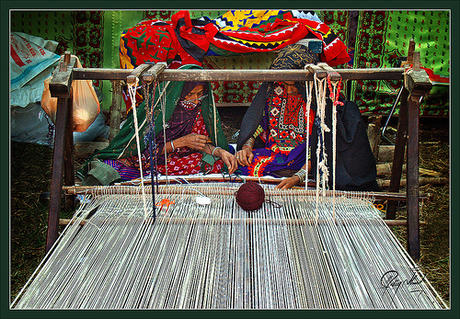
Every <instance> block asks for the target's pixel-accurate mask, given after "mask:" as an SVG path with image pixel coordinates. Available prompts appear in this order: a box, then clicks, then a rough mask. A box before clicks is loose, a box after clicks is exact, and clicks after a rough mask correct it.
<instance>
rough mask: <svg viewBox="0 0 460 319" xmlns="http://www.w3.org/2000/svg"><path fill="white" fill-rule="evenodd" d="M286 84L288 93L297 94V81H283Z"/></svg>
mask: <svg viewBox="0 0 460 319" xmlns="http://www.w3.org/2000/svg"><path fill="white" fill-rule="evenodd" d="M283 83H284V86H285V87H286V91H287V94H288V95H291V94H297V93H298V90H297V87H296V86H295V81H283Z"/></svg>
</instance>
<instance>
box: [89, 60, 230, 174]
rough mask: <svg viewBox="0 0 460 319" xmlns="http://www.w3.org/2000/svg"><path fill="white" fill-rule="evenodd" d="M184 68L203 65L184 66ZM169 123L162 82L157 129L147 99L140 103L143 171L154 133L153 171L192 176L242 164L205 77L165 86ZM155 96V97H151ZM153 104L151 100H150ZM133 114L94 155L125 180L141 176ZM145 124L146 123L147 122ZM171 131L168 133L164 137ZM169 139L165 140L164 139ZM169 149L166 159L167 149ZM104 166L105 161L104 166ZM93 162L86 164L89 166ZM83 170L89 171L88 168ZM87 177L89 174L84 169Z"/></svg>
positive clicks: (148, 167) (147, 167)
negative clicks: (148, 112) (148, 115)
mask: <svg viewBox="0 0 460 319" xmlns="http://www.w3.org/2000/svg"><path fill="white" fill-rule="evenodd" d="M183 68H198V67H197V66H184V67H183ZM165 90H166V91H165V95H166V96H165V103H166V106H165V107H164V110H165V114H164V117H165V123H166V125H165V128H164V129H163V113H162V112H163V111H162V103H161V101H160V102H159V103H156V102H157V101H158V98H159V96H160V95H161V92H163V87H157V90H156V93H155V101H154V103H156V106H155V109H154V128H155V130H154V132H155V134H154V135H153V134H152V130H151V128H152V125H150V124H149V123H147V121H145V118H146V116H145V114H146V113H145V103H146V100H147V99H145V100H144V101H143V102H142V103H141V104H140V105H139V106H138V107H137V115H138V122H139V126H140V128H139V130H140V132H139V134H140V139H141V152H142V155H141V157H142V158H141V159H142V169H143V172H144V174H143V175H144V176H147V175H148V174H149V173H150V172H151V161H150V147H149V146H150V141H151V140H152V139H153V137H152V136H154V141H155V143H154V144H153V145H154V146H155V147H154V151H153V153H154V159H155V160H154V161H153V162H154V166H155V167H154V170H153V171H155V170H156V171H157V172H158V173H160V174H166V173H167V174H168V175H189V174H197V173H200V172H203V173H221V172H224V171H226V172H228V173H230V174H232V173H233V172H234V171H235V170H236V169H237V167H238V164H237V161H236V158H235V156H234V155H233V154H231V153H230V152H229V151H230V147H229V145H228V143H227V140H226V138H225V135H224V134H223V132H222V128H221V121H220V118H219V114H218V113H217V111H216V112H214V110H213V108H212V96H211V94H212V91H211V88H210V84H209V83H206V82H178V81H172V82H170V83H169V84H168V87H167V88H166V89H165ZM151 99H152V97H150V101H151ZM150 103H151V102H150ZM132 122H133V116H132V114H130V116H129V117H128V119H127V121H126V123H125V124H124V125H123V127H122V128H121V130H120V133H119V134H118V135H117V136H116V137H115V138H114V139H113V140H112V142H111V144H110V145H109V146H108V147H107V148H106V149H104V150H102V151H100V152H98V153H97V154H95V155H94V156H93V158H92V160H94V158H98V159H100V160H103V163H104V164H107V165H104V166H105V167H106V168H107V169H108V170H110V169H111V168H112V169H113V168H114V169H115V170H116V171H117V172H118V174H119V175H120V178H121V179H122V180H131V179H135V178H138V177H140V169H139V160H138V156H137V146H136V141H135V136H134V129H133V123H132ZM141 123H144V124H143V125H142V124H141ZM165 136H166V138H165ZM165 142H166V143H165ZM165 152H166V154H167V160H166V163H165V156H164V153H165ZM88 163H89V161H88ZM99 166H100V165H99ZM89 169H90V167H88V168H87V171H88V170H89ZM83 173H84V172H83ZM82 175H83V176H84V174H82Z"/></svg>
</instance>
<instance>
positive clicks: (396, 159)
mask: <svg viewBox="0 0 460 319" xmlns="http://www.w3.org/2000/svg"><path fill="white" fill-rule="evenodd" d="M414 51H415V41H414V39H410V41H409V49H408V52H407V59H406V61H403V62H401V66H406V67H409V65H410V64H412V63H413V60H414ZM408 96H409V92H408V91H407V89H406V88H404V85H403V88H402V92H401V96H400V101H401V104H400V107H399V119H398V131H397V133H396V142H395V151H394V155H393V168H392V172H391V180H390V187H389V189H388V191H390V192H399V187H400V181H401V176H402V166H403V163H404V151H405V148H406V142H407V121H408V118H407V98H408ZM396 208H397V203H394V202H393V203H389V204H388V206H387V213H386V219H395V217H396Z"/></svg>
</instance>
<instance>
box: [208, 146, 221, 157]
mask: <svg viewBox="0 0 460 319" xmlns="http://www.w3.org/2000/svg"><path fill="white" fill-rule="evenodd" d="M218 148H222V147H220V146H216V147H214V149H213V150H212V152H211V156H214V152H215V151H216V150H217V149H218Z"/></svg>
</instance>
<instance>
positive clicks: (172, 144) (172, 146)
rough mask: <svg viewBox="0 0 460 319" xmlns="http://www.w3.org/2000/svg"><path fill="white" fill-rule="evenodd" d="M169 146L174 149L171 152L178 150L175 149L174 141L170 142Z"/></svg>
mask: <svg viewBox="0 0 460 319" xmlns="http://www.w3.org/2000/svg"><path fill="white" fill-rule="evenodd" d="M169 144H171V148H172V151H171V152H174V151H175V150H176V148H175V147H174V143H173V140H171V141H169Z"/></svg>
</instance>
